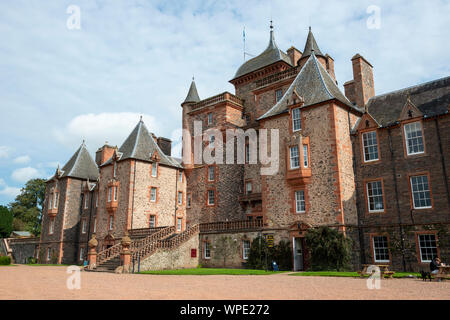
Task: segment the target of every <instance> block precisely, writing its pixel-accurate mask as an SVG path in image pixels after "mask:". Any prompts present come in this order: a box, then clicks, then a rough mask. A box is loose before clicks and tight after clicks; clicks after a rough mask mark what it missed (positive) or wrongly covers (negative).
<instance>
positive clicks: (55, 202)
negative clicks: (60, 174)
mask: <svg viewBox="0 0 450 320" xmlns="http://www.w3.org/2000/svg"><path fill="white" fill-rule="evenodd" d="M53 200H54V203H53V208H54V209H56V208H58V192H55V195H54V199H53Z"/></svg>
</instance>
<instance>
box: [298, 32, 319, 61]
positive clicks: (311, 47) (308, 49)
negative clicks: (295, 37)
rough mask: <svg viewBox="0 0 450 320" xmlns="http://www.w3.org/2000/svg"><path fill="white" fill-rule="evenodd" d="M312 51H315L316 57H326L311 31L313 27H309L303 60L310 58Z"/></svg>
mask: <svg viewBox="0 0 450 320" xmlns="http://www.w3.org/2000/svg"><path fill="white" fill-rule="evenodd" d="M312 51H314V54H315V55H316V56H322V57H324V55H323V54H322V52H321V51H320V49H319V46H318V45H317V42H316V39H315V38H314V35H313V33H312V31H311V27H309V32H308V38H306V43H305V49H304V50H303V54H302V58H306V57H309V56H310V55H311V53H312Z"/></svg>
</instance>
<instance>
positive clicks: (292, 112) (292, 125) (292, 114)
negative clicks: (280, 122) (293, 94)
mask: <svg viewBox="0 0 450 320" xmlns="http://www.w3.org/2000/svg"><path fill="white" fill-rule="evenodd" d="M294 110H298V111H299V112H300V114H299V116H300V118H299V119H294ZM290 111H291V112H290V127H291V131H292V133H293V132H299V131H301V130H302V110H301V108H300V107H296V108H292V109H291V110H290ZM295 121H300V128H299V129H295V127H294V124H295Z"/></svg>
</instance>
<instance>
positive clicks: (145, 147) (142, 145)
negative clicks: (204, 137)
mask: <svg viewBox="0 0 450 320" xmlns="http://www.w3.org/2000/svg"><path fill="white" fill-rule="evenodd" d="M155 151H157V152H158V154H159V157H160V160H159V163H160V164H164V165H167V166H172V167H178V168H181V165H180V164H179V163H177V162H176V161H175V160H173V159H172V158H171V157H169V156H167V155H166V154H165V153H164V152H163V151H162V150H161V148H160V147H159V146H158V144H157V143H156V141H155V139H154V138H153V136H152V135H151V134H150V132H149V131H148V129H147V127H146V126H145V124H144V122H143V121H142V120H140V121H139V123H138V124H137V125H136V127H135V128H134V129H133V131H132V132H131V133H130V135H129V136H128V138H127V139H126V140H125V142H124V143H123V144H122V146H121V147H120V148H119V156H120V159H119V160H120V161H122V160H125V159H137V160H143V161H153V160H152V159H151V157H152V155H153V153H154V152H155ZM109 163H111V159H109V160H108V161H106V162H105V165H106V164H109Z"/></svg>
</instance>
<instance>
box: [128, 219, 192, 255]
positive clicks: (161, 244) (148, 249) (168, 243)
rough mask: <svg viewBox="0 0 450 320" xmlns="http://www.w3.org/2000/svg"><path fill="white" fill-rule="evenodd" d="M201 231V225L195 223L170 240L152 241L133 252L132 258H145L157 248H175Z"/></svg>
mask: <svg viewBox="0 0 450 320" xmlns="http://www.w3.org/2000/svg"><path fill="white" fill-rule="evenodd" d="M199 232H200V228H199V225H198V224H196V225H193V226H191V227H190V228H189V230H186V231H184V232H182V233H179V234H177V235H176V236H175V237H173V238H172V239H170V240H158V241H154V242H150V243H148V244H147V245H145V246H144V247H141V248H140V249H139V250H136V251H134V252H133V253H132V257H131V258H132V260H135V261H136V260H137V259H140V260H142V259H144V258H146V257H148V256H149V255H151V254H152V253H154V252H155V251H156V250H157V249H173V248H174V247H176V246H178V245H180V244H182V243H183V242H185V241H186V240H188V239H190V238H191V237H192V236H193V235H194V234H198V233H199Z"/></svg>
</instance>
